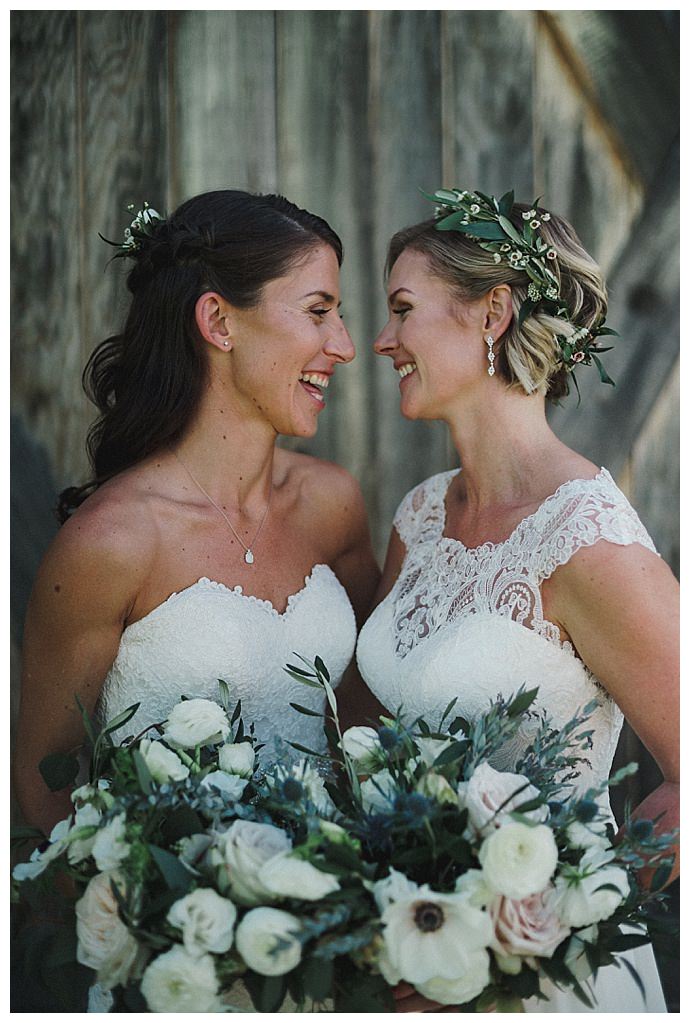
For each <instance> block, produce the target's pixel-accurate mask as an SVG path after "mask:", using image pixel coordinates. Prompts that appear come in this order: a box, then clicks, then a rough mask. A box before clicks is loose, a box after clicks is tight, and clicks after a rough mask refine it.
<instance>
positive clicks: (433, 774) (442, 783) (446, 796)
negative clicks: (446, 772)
mask: <svg viewBox="0 0 690 1023" xmlns="http://www.w3.org/2000/svg"><path fill="white" fill-rule="evenodd" d="M415 788H416V790H417V792H421V794H422V795H423V796H428V797H429V799H435V800H436V802H437V803H455V802H456V800H457V798H458V797H457V793H456V792H455V790H454V789H453V786H452V785H451V784H450V782H449V781H448V779H447V778H444V777H443V775H442V774H439V773H438V772H437V771H427V772H426V774H423V775H422V777H421V778H420V779H419V781H418V782H417V784H416V786H415Z"/></svg>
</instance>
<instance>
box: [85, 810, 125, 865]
mask: <svg viewBox="0 0 690 1023" xmlns="http://www.w3.org/2000/svg"><path fill="white" fill-rule="evenodd" d="M126 831H127V818H126V816H125V814H124V813H119V814H118V815H117V817H113V819H112V820H111V821H108V823H107V824H106V825H105V826H104V827H102V828H101V829H100V831H98V832H97V833H96V838H95V841H94V843H93V849H92V850H91V855H92V856H93V858H94V860H95V861H96V866H97V867H98V869H99V870H115V868H116V867H119V866H120V864H121V863H122V861H123V860H126V859H127V857H128V856H129V850H130V845H129V842H128V841H127V838H126Z"/></svg>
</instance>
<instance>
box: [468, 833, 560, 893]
mask: <svg viewBox="0 0 690 1023" xmlns="http://www.w3.org/2000/svg"><path fill="white" fill-rule="evenodd" d="M479 862H480V863H481V865H482V869H483V871H484V877H485V879H486V881H487V882H488V884H489V885H490V886H491V887H492V888H493V889H494V890H495V891H496V892H499V893H500V894H501V895H506V896H507V897H508V898H509V899H524V898H526V897H527V896H528V895H534V894H535V893H536V892H541V891H543V890H544V888H546V886H547V884H548V883H549V881H550V880H551V876H552V874H553V872H554V871H555V869H556V865H557V863H558V846H557V845H556V840H555V838H554V837H553V832H552V831H551V828H547V827H546V825H545V824H535V825H530V824H521V823H519V822H518V821H512V822H511V823H509V824H504V825H503V827H501V828H498V829H497V830H495V831H492V832H491V834H490V835H489V836H488V837H487V838H485V839H484V841H483V842H482V844H481V847H480V849H479Z"/></svg>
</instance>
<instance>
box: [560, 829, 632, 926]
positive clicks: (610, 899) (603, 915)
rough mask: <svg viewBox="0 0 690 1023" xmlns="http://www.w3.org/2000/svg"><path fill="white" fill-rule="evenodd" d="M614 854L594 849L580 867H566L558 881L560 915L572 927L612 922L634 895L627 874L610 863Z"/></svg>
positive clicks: (584, 858)
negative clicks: (609, 920) (602, 921)
mask: <svg viewBox="0 0 690 1023" xmlns="http://www.w3.org/2000/svg"><path fill="white" fill-rule="evenodd" d="M612 856H613V852H612V851H610V850H606V849H600V848H597V847H595V848H593V849H591V850H590V851H589V852H586V853H585V854H584V856H583V857H582V859H581V860H580V863H579V864H578V866H564V867H563V869H562V870H561V872H560V874H559V876H558V877H557V878H556V882H555V884H556V891H557V893H558V912H559V915H560V917H561V919H562V920H563V922H564V923H566V924H568V926H569V927H587V926H589V924H595V923H598V922H599V920H608V918H609V917H610V916H611V914H612V913H615V911H616V910H617V909H618V907H619V906H620V904H621V902H622V901H623V899H625V898H626V897H627V895H628V894H629V892H630V884H629V882H628V875H627V872H626V871H625V869H624V868H623V867H619V866H618V865H616V864H614V863H610V862H609V861H610V859H611V858H612Z"/></svg>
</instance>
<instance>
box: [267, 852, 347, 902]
mask: <svg viewBox="0 0 690 1023" xmlns="http://www.w3.org/2000/svg"><path fill="white" fill-rule="evenodd" d="M258 876H259V883H260V884H261V885H263V887H264V888H265V889H266V891H268V892H270V893H271V895H278V896H282V897H284V898H292V899H307V900H308V901H310V902H311V901H315V900H317V899H322V898H323V897H324V895H329V894H330V893H331V892H337V891H338V889H339V888H340V882H339V881H338V878H337V877H336V876H335V875H334V874H325V873H324V872H323V871H322V870H317V868H316V867H315V866H313V865H312V864H311V863H308V862H307V861H306V860H302V859H300V858H299V857H297V856H294V855H292V854H291V853H289V852H284V853H279V854H278V855H277V856H274V857H273V858H272V859H270V860H268V862H267V863H264V865H263V867H262V868H261V869H260V871H259V875H258Z"/></svg>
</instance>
